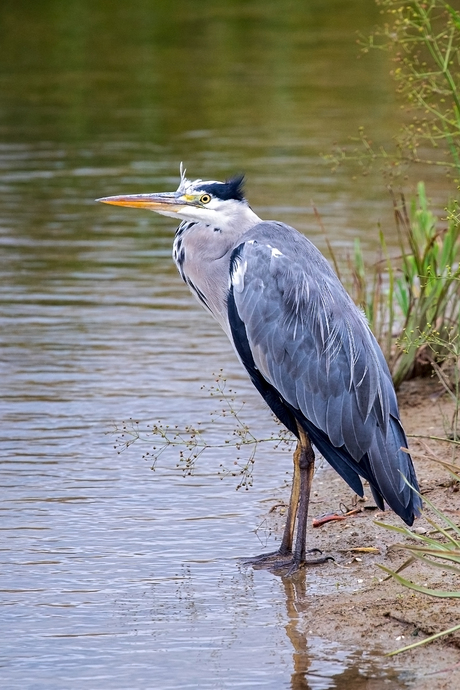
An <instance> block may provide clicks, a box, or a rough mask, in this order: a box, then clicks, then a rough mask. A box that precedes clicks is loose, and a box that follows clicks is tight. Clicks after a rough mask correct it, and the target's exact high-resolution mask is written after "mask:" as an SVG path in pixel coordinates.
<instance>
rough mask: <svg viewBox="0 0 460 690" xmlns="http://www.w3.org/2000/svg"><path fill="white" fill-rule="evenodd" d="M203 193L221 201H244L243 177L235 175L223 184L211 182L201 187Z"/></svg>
mask: <svg viewBox="0 0 460 690" xmlns="http://www.w3.org/2000/svg"><path fill="white" fill-rule="evenodd" d="M202 189H203V191H205V192H208V193H209V194H212V195H213V196H216V197H217V198H218V199H222V201H228V200H229V199H235V200H236V201H243V200H244V175H235V176H234V177H231V178H230V179H229V180H226V181H225V182H213V183H212V184H206V185H203V187H202Z"/></svg>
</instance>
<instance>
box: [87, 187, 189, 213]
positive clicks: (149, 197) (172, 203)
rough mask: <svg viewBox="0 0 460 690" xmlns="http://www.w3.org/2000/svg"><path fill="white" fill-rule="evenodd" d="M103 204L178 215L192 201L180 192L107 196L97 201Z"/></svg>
mask: <svg viewBox="0 0 460 690" xmlns="http://www.w3.org/2000/svg"><path fill="white" fill-rule="evenodd" d="M96 201H100V202H101V203H103V204H113V205H114V206H132V207H133V208H145V209H148V210H150V211H170V212H173V213H178V212H179V211H180V210H181V209H182V208H184V206H189V205H190V201H188V200H187V198H186V197H185V196H184V195H183V194H180V193H178V192H164V193H159V194H126V195H120V196H106V197H103V198H102V199H96Z"/></svg>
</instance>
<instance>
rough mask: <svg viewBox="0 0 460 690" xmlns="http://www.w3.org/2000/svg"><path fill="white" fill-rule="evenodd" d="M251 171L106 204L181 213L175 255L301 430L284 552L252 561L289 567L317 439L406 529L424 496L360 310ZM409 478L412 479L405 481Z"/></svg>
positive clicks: (299, 559) (267, 392)
mask: <svg viewBox="0 0 460 690" xmlns="http://www.w3.org/2000/svg"><path fill="white" fill-rule="evenodd" d="M243 180H244V178H243V176H242V175H239V176H236V177H233V178H231V179H229V180H227V181H226V182H219V181H214V180H208V181H204V180H194V181H191V180H188V179H187V178H186V176H185V171H184V170H183V169H182V166H181V180H180V184H179V187H178V189H177V191H175V192H166V193H154V194H134V195H122V196H110V197H105V198H102V199H98V201H101V202H103V203H106V204H115V205H119V206H130V207H136V208H143V209H149V210H151V211H155V212H156V213H159V214H161V215H164V216H170V217H172V218H176V219H177V218H179V219H181V223H180V225H179V227H178V228H177V230H176V234H175V238H174V245H173V257H174V261H175V263H176V265H177V268H178V270H179V273H180V275H181V276H182V278H183V280H184V282H185V283H186V284H187V285H188V287H189V288H190V290H191V291H192V293H193V294H194V295H195V297H196V298H197V299H198V301H199V302H200V304H201V305H202V306H203V307H204V308H205V309H206V310H207V311H209V312H210V313H211V314H212V316H213V317H214V318H215V319H216V320H217V321H218V323H219V324H220V326H221V327H222V328H223V330H224V331H225V333H226V334H227V336H228V338H229V339H230V342H231V343H232V345H233V347H234V349H235V351H236V354H237V355H238V357H239V359H240V361H241V363H242V364H243V366H244V367H245V368H246V370H247V372H248V374H249V376H250V378H251V381H252V383H253V384H254V386H255V387H256V389H257V390H258V391H259V393H260V394H261V395H262V397H263V398H264V400H265V402H266V403H267V405H268V406H269V407H270V408H271V410H272V411H273V412H274V414H275V415H276V416H277V417H278V419H279V420H280V421H281V422H282V423H283V424H284V425H285V426H286V427H287V428H288V429H289V430H290V431H291V432H292V433H293V434H294V435H295V436H296V438H297V446H296V449H295V452H294V474H293V481H292V489H291V497H290V503H289V509H288V513H287V520H286V527H285V530H284V534H283V537H282V541H281V545H280V548H279V550H278V551H277V552H276V553H273V554H262V555H261V556H258V557H256V558H254V559H253V560H252V561H248V562H252V563H254V564H256V565H258V566H260V567H269V568H278V567H283V568H284V567H285V568H288V569H289V570H288V571H289V573H292V572H294V571H295V570H297V569H298V568H300V567H302V566H303V565H305V564H308V563H313V562H314V563H318V562H321V561H323V560H324V559H322V558H316V559H309V560H308V561H307V560H306V553H307V551H306V525H307V516H308V504H309V497H310V490H311V485H312V478H313V469H314V461H315V455H314V451H313V448H312V444H313V445H314V446H315V447H316V449H317V450H318V451H319V452H320V453H321V454H322V455H323V456H324V457H325V458H326V460H327V461H328V462H329V464H330V465H331V466H332V467H333V468H334V469H335V470H336V471H337V472H338V474H339V475H340V476H341V477H342V478H343V479H344V480H345V481H346V482H347V484H348V485H349V486H350V487H351V488H352V489H353V491H355V492H356V493H357V494H359V495H360V496H363V485H362V482H361V478H363V479H365V480H367V481H368V482H369V485H370V488H371V491H372V494H373V496H374V499H375V501H376V504H377V506H378V507H379V508H380V509H382V510H383V509H384V505H385V502H386V503H387V504H388V505H389V506H390V507H391V508H392V509H393V510H394V511H395V513H397V514H398V515H399V516H400V517H401V518H402V519H403V520H404V521H405V522H406V523H407V524H408V525H412V523H413V521H414V518H415V517H416V516H417V515H419V514H420V510H421V500H420V497H419V495H418V493H417V491H418V484H417V478H416V475H415V471H414V467H413V464H412V460H411V457H410V455H409V454H408V453H407V452H404V451H403V450H402V448H407V439H406V435H405V433H404V430H403V427H402V425H401V421H400V417H399V411H398V403H397V400H396V394H395V390H394V387H393V383H392V379H391V375H390V372H389V370H388V366H387V364H386V361H385V359H384V356H383V354H382V351H381V349H380V347H379V345H378V343H377V341H376V339H375V338H374V336H373V334H372V333H371V331H370V328H369V326H368V324H367V321H366V319H365V317H364V315H363V314H362V312H361V311H360V310H359V309H358V307H356V305H355V304H354V302H353V301H352V299H351V297H350V296H349V295H348V293H347V292H346V290H345V289H344V287H343V286H342V284H341V282H340V281H339V279H338V278H337V276H336V274H335V273H334V271H333V270H332V268H331V266H330V265H329V263H328V261H327V260H326V259H325V257H324V256H323V255H322V254H321V252H320V251H319V250H318V249H317V248H316V247H315V246H314V245H313V244H312V242H310V241H309V240H308V239H307V238H306V237H305V236H304V235H302V234H300V233H299V232H298V231H297V230H295V229H294V228H292V227H290V226H289V225H286V224H285V223H281V222H279V221H264V220H262V219H261V218H259V216H258V215H257V214H256V213H255V212H254V211H253V210H252V209H251V207H250V206H249V204H248V202H247V201H246V199H245V196H244V192H243ZM405 480H407V481H405Z"/></svg>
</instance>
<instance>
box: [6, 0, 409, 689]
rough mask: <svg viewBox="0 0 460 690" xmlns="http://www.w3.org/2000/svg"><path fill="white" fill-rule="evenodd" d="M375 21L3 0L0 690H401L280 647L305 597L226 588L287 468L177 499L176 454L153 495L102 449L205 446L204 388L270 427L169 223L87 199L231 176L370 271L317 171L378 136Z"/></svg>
mask: <svg viewBox="0 0 460 690" xmlns="http://www.w3.org/2000/svg"><path fill="white" fill-rule="evenodd" d="M344 4H346V7H344V6H343V5H344ZM377 18H378V15H377V13H376V11H375V9H374V8H373V6H372V4H371V3H368V2H366V1H365V0H355V1H354V2H350V3H341V2H338V1H337V2H334V1H333V0H329V2H327V3H324V2H311V3H308V7H303V3H292V2H289V1H288V0H285V1H283V2H267V0H264V2H256V1H252V0H251V1H250V2H247V3H244V4H242V3H239V2H236V1H235V2H228V3H225V4H223V3H219V2H217V1H209V2H204V3H200V4H199V5H196V4H194V3H189V2H185V0H183V1H182V2H181V1H179V0H172V1H171V0H169V2H154V1H153V0H136V1H134V2H131V3H129V4H125V3H122V2H119V1H118V0H117V1H115V2H112V1H111V2H108V1H107V0H92V1H91V2H89V1H86V2H85V1H84V0H73V1H72V2H67V3H61V2H59V1H58V0H43V1H42V2H40V3H34V2H27V0H22V1H20V0H16V1H15V2H12V0H4V1H3V2H2V5H1V7H0V53H1V59H0V88H1V102H0V135H1V138H0V191H1V197H0V198H1V201H0V204H1V206H0V246H1V253H0V262H1V283H0V305H1V306H0V309H1V322H2V323H1V327H2V331H1V332H2V350H1V381H2V384H1V390H2V395H1V401H0V411H1V419H2V443H1V464H0V468H1V477H2V480H1V481H2V487H3V490H2V497H3V502H2V513H1V515H2V519H1V523H0V530H1V547H0V548H1V556H0V560H1V570H0V588H1V595H2V596H1V602H2V610H1V616H2V631H3V632H2V645H1V658H0V664H1V666H0V679H1V682H2V687H5V688H9V689H11V690H13V689H15V688H21V689H22V688H30V689H34V690H35V689H37V690H41V689H45V688H46V689H47V690H53V689H54V688H56V689H57V688H62V687H68V688H75V689H78V690H80V689H86V688H94V687H99V688H104V689H105V690H112V689H116V688H134V687H135V688H162V689H164V690H167V689H168V688H174V689H175V688H238V687H242V688H249V687H261V688H277V689H278V688H295V689H298V688H312V689H314V690H326V689H328V688H348V687H350V685H349V684H350V683H352V684H353V687H355V688H357V689H358V690H359V688H361V687H362V688H368V687H372V688H379V687H386V688H392V687H394V688H400V687H401V684H402V683H403V681H402V680H401V679H400V678H399V679H398V677H397V674H396V673H395V672H394V671H393V670H392V669H391V667H390V666H389V665H388V664H387V663H386V662H385V663H384V662H383V661H382V659H381V658H380V657H379V656H378V650H376V654H377V655H376V656H374V655H370V654H365V653H363V652H361V651H360V650H354V649H344V648H343V647H341V646H340V645H337V644H335V643H333V641H327V640H320V639H318V638H317V637H315V635H314V634H307V633H305V632H302V630H301V628H300V627H299V620H298V617H297V613H296V611H297V610H298V606H299V602H301V601H302V602H303V605H305V602H307V604H306V605H308V598H309V597H311V596H322V595H324V594H327V591H328V587H329V584H330V583H328V582H327V581H324V580H323V579H322V577H321V574H320V573H317V572H316V571H315V573H312V574H309V575H308V578H307V581H306V582H304V583H303V584H302V582H300V584H298V585H296V587H297V588H296V587H294V585H293V584H292V583H290V582H283V581H282V580H281V579H280V578H277V577H274V576H272V575H271V574H269V573H266V572H262V571H258V572H253V571H252V570H251V569H246V568H244V567H242V566H241V565H240V561H239V559H240V558H241V557H244V556H247V555H252V554H254V553H258V552H260V551H261V550H263V549H265V548H270V547H273V544H274V542H273V537H271V536H270V535H269V534H267V533H266V531H265V529H264V526H263V515H264V513H265V512H266V509H267V508H266V507H267V505H268V504H267V501H268V499H270V498H272V497H273V496H277V495H282V496H284V495H285V494H284V493H283V491H284V492H285V482H286V479H288V478H289V471H290V466H291V461H290V458H289V456H288V455H287V454H283V453H281V454H280V453H273V452H272V451H270V450H262V451H261V452H260V453H259V454H258V459H257V463H256V468H255V480H254V488H253V489H252V490H251V491H250V492H249V493H248V492H245V491H244V490H240V491H238V492H236V491H235V485H236V480H232V479H225V480H223V481H220V479H219V475H218V472H219V468H220V465H221V464H224V465H225V467H227V468H232V467H233V466H232V461H233V455H232V453H231V452H230V453H228V452H224V451H223V450H222V449H214V450H211V451H208V453H207V454H204V455H203V456H202V457H201V458H200V461H199V463H198V465H197V470H196V472H195V475H194V476H193V477H191V478H190V477H189V478H184V477H183V475H182V472H181V471H180V470H177V469H176V467H175V465H176V461H177V453H176V452H172V453H170V454H169V455H164V456H162V457H161V458H160V461H159V462H158V464H157V469H156V471H155V472H152V471H151V469H150V465H151V463H150V462H149V461H148V460H146V459H144V458H143V457H142V456H143V453H145V452H146V451H147V450H151V445H152V444H151V443H150V444H148V443H144V444H142V443H141V442H137V443H136V444H134V445H133V446H131V447H130V448H129V449H128V450H127V451H126V452H124V453H121V454H120V455H118V454H117V451H116V450H115V449H114V448H113V446H114V445H116V436H115V435H114V434H113V433H110V432H111V430H113V425H114V424H115V425H119V426H120V425H122V424H123V421H125V420H126V421H127V420H129V419H135V420H136V421H139V422H140V425H141V427H142V428H145V425H146V424H148V423H151V422H152V421H153V420H158V419H161V420H163V422H164V423H170V424H172V425H174V424H178V425H185V424H188V423H193V424H195V423H197V422H199V421H202V422H203V425H204V426H205V427H206V428H207V432H208V434H210V436H209V437H210V438H211V439H212V440H213V441H214V442H216V441H217V442H218V441H219V440H221V439H222V437H223V435H224V430H225V428H226V427H225V425H224V426H219V424H220V422H214V423H211V422H210V419H211V418H210V413H211V412H213V411H214V410H215V409H216V399H215V398H212V397H211V396H210V395H209V391H207V390H202V389H201V384H202V383H205V384H206V385H207V386H210V385H212V382H213V372H218V371H219V370H220V369H221V368H223V369H224V370H225V373H226V375H227V377H228V379H229V381H230V383H231V385H232V386H236V388H237V389H238V400H241V399H244V400H246V401H247V404H246V411H245V419H246V420H247V421H248V422H249V423H250V424H251V428H252V429H254V431H255V432H256V433H258V434H260V435H265V434H268V433H270V432H271V430H272V422H271V420H270V417H269V416H268V414H267V412H266V410H265V408H264V407H263V406H262V405H261V403H260V401H259V400H258V398H257V395H256V394H255V392H254V391H253V390H252V389H251V386H250V384H249V382H248V381H247V380H246V378H245V377H244V374H243V372H242V371H241V369H240V367H239V365H238V363H237V362H236V361H235V357H234V355H233V352H232V350H231V347H230V345H229V344H228V342H227V341H226V339H225V337H224V335H223V334H221V333H220V332H219V330H218V328H217V326H216V325H215V324H214V323H213V322H212V320H211V319H209V318H208V317H207V316H206V315H205V314H204V313H203V312H202V311H201V310H200V308H199V306H198V305H196V304H195V302H194V301H193V298H192V297H191V296H190V295H189V294H188V293H187V291H186V290H185V288H184V287H183V286H182V285H181V283H180V280H179V277H178V276H177V275H176V271H175V268H174V267H173V265H172V261H171V259H170V251H171V242H172V230H173V229H174V227H173V224H172V223H171V222H170V221H169V220H167V219H162V218H156V217H154V216H153V215H152V214H150V215H149V214H146V213H140V212H139V213H137V212H135V211H125V210H121V209H117V208H113V207H112V208H109V207H101V206H97V205H96V204H95V203H94V201H93V200H94V198H96V197H101V196H105V195H108V194H116V193H121V192H128V193H129V192H144V191H151V190H170V189H174V188H175V186H176V185H177V181H178V164H179V161H180V160H183V161H184V162H185V164H186V165H187V167H188V169H189V174H190V176H191V177H194V176H197V177H198V176H200V177H201V176H202V177H208V176H209V177H213V178H221V177H224V176H225V175H227V174H231V173H233V172H235V171H237V170H244V171H246V173H247V175H248V194H249V196H250V199H251V203H252V204H253V206H254V208H255V209H256V210H257V212H258V213H260V214H261V215H262V216H263V217H267V218H268V217H276V218H280V219H283V220H285V221H287V222H290V223H292V224H294V225H296V227H298V228H299V229H301V230H303V231H305V232H307V233H308V234H309V236H311V237H312V238H313V239H314V240H315V241H316V242H317V244H318V245H319V246H320V247H321V248H324V247H325V239H324V236H323V235H322V233H321V230H320V228H319V227H318V223H317V221H316V220H315V216H314V213H313V210H312V201H314V202H315V203H316V204H317V206H318V208H319V210H320V211H321V214H322V216H323V221H324V224H325V225H326V227H327V228H328V229H329V230H330V235H331V241H332V242H333V244H334V245H335V246H336V247H338V248H341V247H343V248H349V247H350V246H351V241H352V239H353V237H354V236H356V234H360V235H361V236H362V238H363V242H364V245H365V248H366V249H368V250H372V248H373V246H374V243H375V240H374V239H372V234H371V233H370V232H369V229H370V228H372V227H374V226H375V224H376V222H377V221H378V220H379V218H380V219H381V218H390V216H391V213H390V209H389V208H388V200H387V198H386V196H385V191H384V190H383V189H382V185H381V183H379V184H377V183H375V184H374V183H373V182H372V179H371V180H370V181H369V178H368V181H367V182H366V184H363V183H359V184H358V183H356V182H355V181H353V180H352V179H351V176H350V174H349V172H350V171H349V170H348V169H344V170H342V171H340V170H339V172H338V173H337V174H336V175H333V174H332V173H331V172H330V166H329V165H327V164H325V163H324V162H323V161H322V160H321V158H320V157H319V153H320V152H321V151H325V152H327V151H328V150H330V148H331V147H332V145H333V142H334V141H335V140H337V141H341V140H344V139H345V138H346V137H347V136H350V135H352V134H354V133H355V131H356V126H357V124H364V125H369V124H374V126H375V127H376V130H377V134H376V136H377V137H381V138H382V139H385V137H386V136H388V135H389V133H390V132H391V131H392V126H393V120H394V117H395V115H394V108H395V106H394V103H393V100H392V95H391V90H390V84H389V83H388V81H387V78H386V74H387V72H388V64H387V63H386V58H385V56H383V55H380V54H378V55H375V56H371V57H370V58H369V59H368V61H367V62H366V64H365V63H364V61H362V60H361V61H358V60H356V44H355V33H354V32H355V30H356V29H361V30H362V31H364V32H365V31H368V30H369V29H370V27H371V26H372V24H373V23H374V22H375V21H376V20H377ZM390 245H391V237H390ZM229 385H230V384H229ZM224 421H225V420H224ZM108 432H109V433H108ZM261 542H263V543H261ZM331 586H332V584H331ZM299 587H300V590H299ZM369 678H371V679H372V678H373V680H369ZM371 682H372V683H374V684H373V685H369V683H371ZM381 683H384V685H381Z"/></svg>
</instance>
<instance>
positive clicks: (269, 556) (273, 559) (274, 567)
mask: <svg viewBox="0 0 460 690" xmlns="http://www.w3.org/2000/svg"><path fill="white" fill-rule="evenodd" d="M307 553H320V554H321V553H322V551H321V550H320V549H310V550H309V551H307ZM331 560H334V559H333V558H332V556H321V557H320V558H314V559H309V560H300V559H298V558H296V557H295V556H294V555H293V554H292V553H291V552H290V551H289V552H284V551H273V552H271V553H262V554H260V555H259V556H254V557H253V558H248V559H246V560H244V561H243V565H251V566H252V567H253V568H254V569H255V570H260V569H262V568H266V569H267V570H271V571H274V572H275V571H278V570H284V569H286V568H287V569H288V572H287V575H288V576H289V575H292V574H293V573H295V572H297V571H298V570H300V569H301V568H306V567H308V566H310V565H318V564H320V563H326V562H327V561H331Z"/></svg>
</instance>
